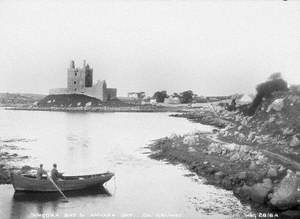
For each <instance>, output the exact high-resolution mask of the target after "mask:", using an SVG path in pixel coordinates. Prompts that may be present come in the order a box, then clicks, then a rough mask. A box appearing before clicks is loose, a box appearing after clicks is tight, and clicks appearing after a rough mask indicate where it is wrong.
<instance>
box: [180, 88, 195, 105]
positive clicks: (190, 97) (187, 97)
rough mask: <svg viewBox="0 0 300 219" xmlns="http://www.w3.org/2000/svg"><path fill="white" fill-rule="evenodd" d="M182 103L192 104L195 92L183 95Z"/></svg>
mask: <svg viewBox="0 0 300 219" xmlns="http://www.w3.org/2000/svg"><path fill="white" fill-rule="evenodd" d="M180 95H181V103H191V102H192V101H193V95H194V94H193V91H191V90H187V91H184V92H182V93H181V94H180Z"/></svg>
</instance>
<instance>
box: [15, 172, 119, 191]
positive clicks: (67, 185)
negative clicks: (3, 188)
mask: <svg viewBox="0 0 300 219" xmlns="http://www.w3.org/2000/svg"><path fill="white" fill-rule="evenodd" d="M113 176H114V174H113V173H110V172H107V173H102V174H95V175H83V176H72V177H71V176H70V177H68V176H67V177H64V178H63V179H59V180H56V181H55V183H56V185H57V186H58V187H59V188H60V189H61V190H62V191H74V190H82V189H87V188H92V187H97V186H102V185H103V183H105V182H107V181H108V180H110V179H111V178H112V177H113ZM11 181H12V184H13V187H14V189H15V191H31V192H57V188H56V187H55V186H54V185H53V183H52V182H51V181H50V180H49V179H47V178H44V179H41V180H39V179H37V178H35V177H30V176H26V175H19V174H14V173H12V174H11Z"/></svg>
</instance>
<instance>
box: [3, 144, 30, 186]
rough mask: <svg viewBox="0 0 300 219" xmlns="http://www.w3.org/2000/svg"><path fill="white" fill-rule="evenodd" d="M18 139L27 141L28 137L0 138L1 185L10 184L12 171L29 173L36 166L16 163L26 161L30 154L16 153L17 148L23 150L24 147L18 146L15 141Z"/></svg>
mask: <svg viewBox="0 0 300 219" xmlns="http://www.w3.org/2000/svg"><path fill="white" fill-rule="evenodd" d="M18 141H23V142H24V141H25V142H26V141H27V140H26V139H6V140H0V185H1V184H10V183H11V181H10V171H15V172H20V173H28V172H29V171H31V170H33V169H34V168H32V167H30V166H27V165H26V166H21V167H20V166H17V165H15V164H16V163H21V162H20V161H25V160H27V159H28V158H29V156H26V155H25V156H24V155H23V156H22V155H19V154H18V153H16V150H22V148H20V147H18V146H16V145H15V144H14V143H15V142H18Z"/></svg>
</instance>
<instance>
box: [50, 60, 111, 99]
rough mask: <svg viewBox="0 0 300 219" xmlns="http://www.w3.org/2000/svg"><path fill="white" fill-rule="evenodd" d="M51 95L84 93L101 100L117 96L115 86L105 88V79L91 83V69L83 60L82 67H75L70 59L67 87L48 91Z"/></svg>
mask: <svg viewBox="0 0 300 219" xmlns="http://www.w3.org/2000/svg"><path fill="white" fill-rule="evenodd" d="M49 93H50V94H52V95H58V94H84V95H86V96H90V97H94V98H97V99H99V100H101V101H107V100H112V99H115V98H116V97H117V89H116V88H107V84H106V82H105V80H103V81H99V80H98V81H97V83H96V84H94V85H93V69H92V68H91V67H90V66H89V64H86V62H85V60H84V61H83V66H82V68H76V67H75V62H74V61H73V60H72V61H71V63H70V67H69V68H68V80H67V88H55V89H50V91H49Z"/></svg>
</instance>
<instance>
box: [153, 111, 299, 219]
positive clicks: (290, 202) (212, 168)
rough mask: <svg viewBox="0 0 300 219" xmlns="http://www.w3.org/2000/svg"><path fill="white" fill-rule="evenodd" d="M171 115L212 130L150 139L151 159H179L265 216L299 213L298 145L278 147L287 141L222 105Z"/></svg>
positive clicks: (252, 119) (172, 160)
mask: <svg viewBox="0 0 300 219" xmlns="http://www.w3.org/2000/svg"><path fill="white" fill-rule="evenodd" d="M170 116H172V117H182V118H185V119H188V120H189V121H191V122H197V123H201V124H204V125H211V126H213V127H215V129H214V130H213V132H212V133H201V132H196V133H193V134H185V135H182V136H180V135H174V134H173V135H171V136H169V137H164V138H161V139H157V140H154V142H153V143H152V144H150V145H149V146H148V148H149V149H150V151H151V154H150V155H149V157H150V158H152V159H156V160H164V161H167V162H169V163H173V164H177V163H180V164H183V165H184V166H186V168H187V169H188V170H190V171H191V172H193V173H195V174H197V175H198V176H200V177H204V178H205V179H206V180H207V183H208V184H211V185H214V186H217V187H220V188H223V189H226V190H231V191H233V193H234V195H235V196H236V197H237V198H238V199H239V200H240V201H241V202H244V203H248V204H250V206H251V207H253V209H254V210H256V211H257V212H259V213H261V212H262V211H263V212H266V214H267V215H268V214H269V216H268V217H271V215H272V214H273V216H274V214H277V215H279V216H280V217H284V218H298V217H299V216H300V162H299V157H297V156H295V155H294V154H296V153H297V151H296V150H297V148H295V147H294V148H293V149H294V151H291V150H290V152H289V153H286V152H282V151H281V150H279V149H282V148H283V147H287V145H286V144H287V143H286V141H278V137H277V136H275V137H273V136H271V135H264V134H262V133H260V132H258V131H255V130H253V129H257V127H260V123H261V120H256V118H255V117H254V118H248V117H245V116H243V115H241V114H240V113H239V112H228V111H226V110H224V109H222V108H221V109H219V110H218V112H217V111H216V110H215V109H214V110H212V109H210V108H202V109H201V110H198V111H197V110H194V111H190V112H183V113H182V114H172V115H170ZM270 116H272V115H270ZM244 129H249V130H247V132H245V131H244ZM243 131H244V132H243ZM266 136H267V137H266ZM276 140H277V141H276ZM293 153H294V154H293ZM256 216H257V217H258V215H256Z"/></svg>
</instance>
